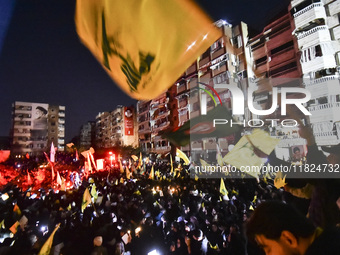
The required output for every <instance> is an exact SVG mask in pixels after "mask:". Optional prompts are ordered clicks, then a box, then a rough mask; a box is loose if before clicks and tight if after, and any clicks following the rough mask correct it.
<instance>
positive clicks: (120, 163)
mask: <svg viewBox="0 0 340 255" xmlns="http://www.w3.org/2000/svg"><path fill="white" fill-rule="evenodd" d="M119 169H120V173H121V174H122V173H124V168H123V165H122V161H120V160H119Z"/></svg>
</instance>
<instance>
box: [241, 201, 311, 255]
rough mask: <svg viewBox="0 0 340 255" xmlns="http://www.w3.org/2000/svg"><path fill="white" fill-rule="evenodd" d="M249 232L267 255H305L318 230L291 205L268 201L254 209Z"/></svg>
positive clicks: (251, 237)
mask: <svg viewBox="0 0 340 255" xmlns="http://www.w3.org/2000/svg"><path fill="white" fill-rule="evenodd" d="M246 231H247V236H248V238H249V239H250V240H254V241H256V243H257V244H258V245H259V246H260V247H261V248H262V249H263V250H264V251H265V253H266V255H270V254H275V255H281V254H282V255H283V254H284V255H302V254H304V253H305V251H306V250H307V248H308V247H309V245H310V244H311V243H312V241H313V238H314V233H315V227H314V225H313V224H312V222H310V221H309V220H308V219H307V218H306V217H305V216H303V215H302V214H300V213H299V212H298V211H297V210H296V209H295V208H293V207H292V206H290V205H288V204H284V203H282V202H279V201H267V202H263V203H261V204H260V205H259V206H258V207H257V208H256V209H255V211H254V213H253V215H252V216H251V218H250V220H249V221H248V222H247V224H246Z"/></svg>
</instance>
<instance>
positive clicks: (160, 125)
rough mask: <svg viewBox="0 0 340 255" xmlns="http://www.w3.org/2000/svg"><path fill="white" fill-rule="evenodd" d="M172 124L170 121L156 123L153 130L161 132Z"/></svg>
mask: <svg viewBox="0 0 340 255" xmlns="http://www.w3.org/2000/svg"><path fill="white" fill-rule="evenodd" d="M169 125H170V121H164V122H162V123H161V124H159V125H157V124H155V125H154V126H153V128H152V132H159V131H161V130H164V129H166V128H167V127H168V126H169Z"/></svg>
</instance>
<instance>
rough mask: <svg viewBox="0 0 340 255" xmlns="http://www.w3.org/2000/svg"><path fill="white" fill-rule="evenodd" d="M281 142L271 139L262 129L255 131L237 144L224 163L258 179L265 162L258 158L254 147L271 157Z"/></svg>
mask: <svg viewBox="0 0 340 255" xmlns="http://www.w3.org/2000/svg"><path fill="white" fill-rule="evenodd" d="M279 141H280V140H279V139H276V138H273V137H271V136H270V135H269V134H268V133H267V132H265V131H263V130H261V129H254V131H253V132H252V134H250V135H244V136H243V137H242V138H241V139H240V140H239V141H238V142H237V144H236V145H235V147H234V148H233V149H232V150H231V151H230V152H229V153H228V154H227V155H225V156H224V158H223V162H224V163H226V164H231V165H233V166H235V167H237V168H238V169H240V170H241V171H244V172H245V173H247V174H248V175H251V176H253V177H255V178H258V175H259V173H260V168H261V166H262V165H263V160H262V159H261V158H259V157H258V156H256V154H255V153H254V147H256V148H258V149H260V150H261V151H263V152H264V153H266V154H267V155H269V154H270V153H271V152H272V151H273V150H274V149H275V146H276V145H277V144H278V143H279Z"/></svg>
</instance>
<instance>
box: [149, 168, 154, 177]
mask: <svg viewBox="0 0 340 255" xmlns="http://www.w3.org/2000/svg"><path fill="white" fill-rule="evenodd" d="M149 179H151V180H154V179H155V173H154V170H153V165H152V167H151V171H150V174H149Z"/></svg>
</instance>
